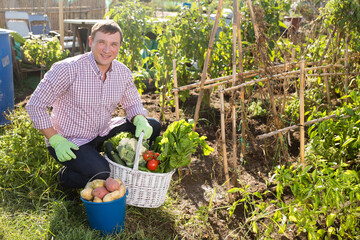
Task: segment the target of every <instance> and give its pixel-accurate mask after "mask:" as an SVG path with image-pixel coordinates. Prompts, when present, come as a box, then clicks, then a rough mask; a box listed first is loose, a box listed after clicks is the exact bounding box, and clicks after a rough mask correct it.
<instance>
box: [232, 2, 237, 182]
mask: <svg viewBox="0 0 360 240" xmlns="http://www.w3.org/2000/svg"><path fill="white" fill-rule="evenodd" d="M237 1H238V0H234V1H233V29H232V40H233V57H232V64H233V66H232V86H235V85H236V49H237V47H236V33H237V24H236V22H237V17H238V16H237V11H236V9H237V4H236V3H237ZM231 120H232V145H233V148H232V150H233V151H232V167H233V171H234V172H235V173H236V170H237V144H236V140H237V138H236V130H237V128H236V106H235V91H232V92H231ZM236 181H237V177H236V174H234V175H232V184H233V186H235V185H236Z"/></svg>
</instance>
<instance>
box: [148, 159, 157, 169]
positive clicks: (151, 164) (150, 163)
mask: <svg viewBox="0 0 360 240" xmlns="http://www.w3.org/2000/svg"><path fill="white" fill-rule="evenodd" d="M158 165H159V162H158V160H154V159H152V160H150V161H148V163H147V165H146V166H147V168H148V169H149V170H150V171H155V169H156V168H157V166H158Z"/></svg>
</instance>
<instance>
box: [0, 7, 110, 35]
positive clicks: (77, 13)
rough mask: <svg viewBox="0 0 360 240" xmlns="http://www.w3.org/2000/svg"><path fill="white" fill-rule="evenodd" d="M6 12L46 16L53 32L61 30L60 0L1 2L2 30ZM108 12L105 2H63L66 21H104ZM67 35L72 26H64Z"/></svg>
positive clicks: (0, 26)
mask: <svg viewBox="0 0 360 240" xmlns="http://www.w3.org/2000/svg"><path fill="white" fill-rule="evenodd" d="M5 11H25V12H28V13H29V14H35V13H36V14H46V15H47V16H48V17H49V19H50V23H51V28H52V30H55V31H58V30H59V3H58V0H1V1H0V28H6V25H5ZM105 12H106V4H105V0H63V16H64V19H72V18H76V19H102V18H104V15H105ZM64 30H65V35H70V34H71V26H70V25H69V24H64Z"/></svg>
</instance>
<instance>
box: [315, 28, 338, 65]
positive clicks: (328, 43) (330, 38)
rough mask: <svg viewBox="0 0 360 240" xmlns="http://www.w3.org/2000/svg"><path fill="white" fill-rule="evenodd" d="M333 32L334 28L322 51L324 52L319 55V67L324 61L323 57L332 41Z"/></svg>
mask: <svg viewBox="0 0 360 240" xmlns="http://www.w3.org/2000/svg"><path fill="white" fill-rule="evenodd" d="M335 32H336V26H334V27H333V29H332V33H331V35H330V37H329V40H328V42H327V44H326V47H325V49H324V52H323V54H322V55H321V59H320V62H319V65H321V64H322V62H323V60H324V57H325V55H326V52H327V50H328V49H329V46H330V43H331V40H332V38H333V37H334V35H335Z"/></svg>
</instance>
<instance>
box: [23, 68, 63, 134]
mask: <svg viewBox="0 0 360 240" xmlns="http://www.w3.org/2000/svg"><path fill="white" fill-rule="evenodd" d="M65 65H66V64H65V63H59V64H57V63H55V64H54V65H53V67H52V68H51V69H50V70H49V71H48V72H47V73H46V74H45V75H44V78H43V79H42V80H41V81H40V83H39V85H38V86H37V87H36V89H35V91H34V92H33V94H32V96H31V97H30V100H29V102H28V103H27V105H26V107H25V108H26V110H27V111H28V114H29V116H30V119H31V121H32V122H33V124H34V127H35V128H37V129H46V128H50V127H52V123H51V120H50V116H49V113H48V109H49V108H50V107H51V106H52V105H53V104H54V103H55V101H56V100H57V99H58V98H59V96H61V94H62V93H63V92H64V91H66V89H67V88H68V86H69V76H68V75H69V74H68V70H67V67H66V66H65Z"/></svg>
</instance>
